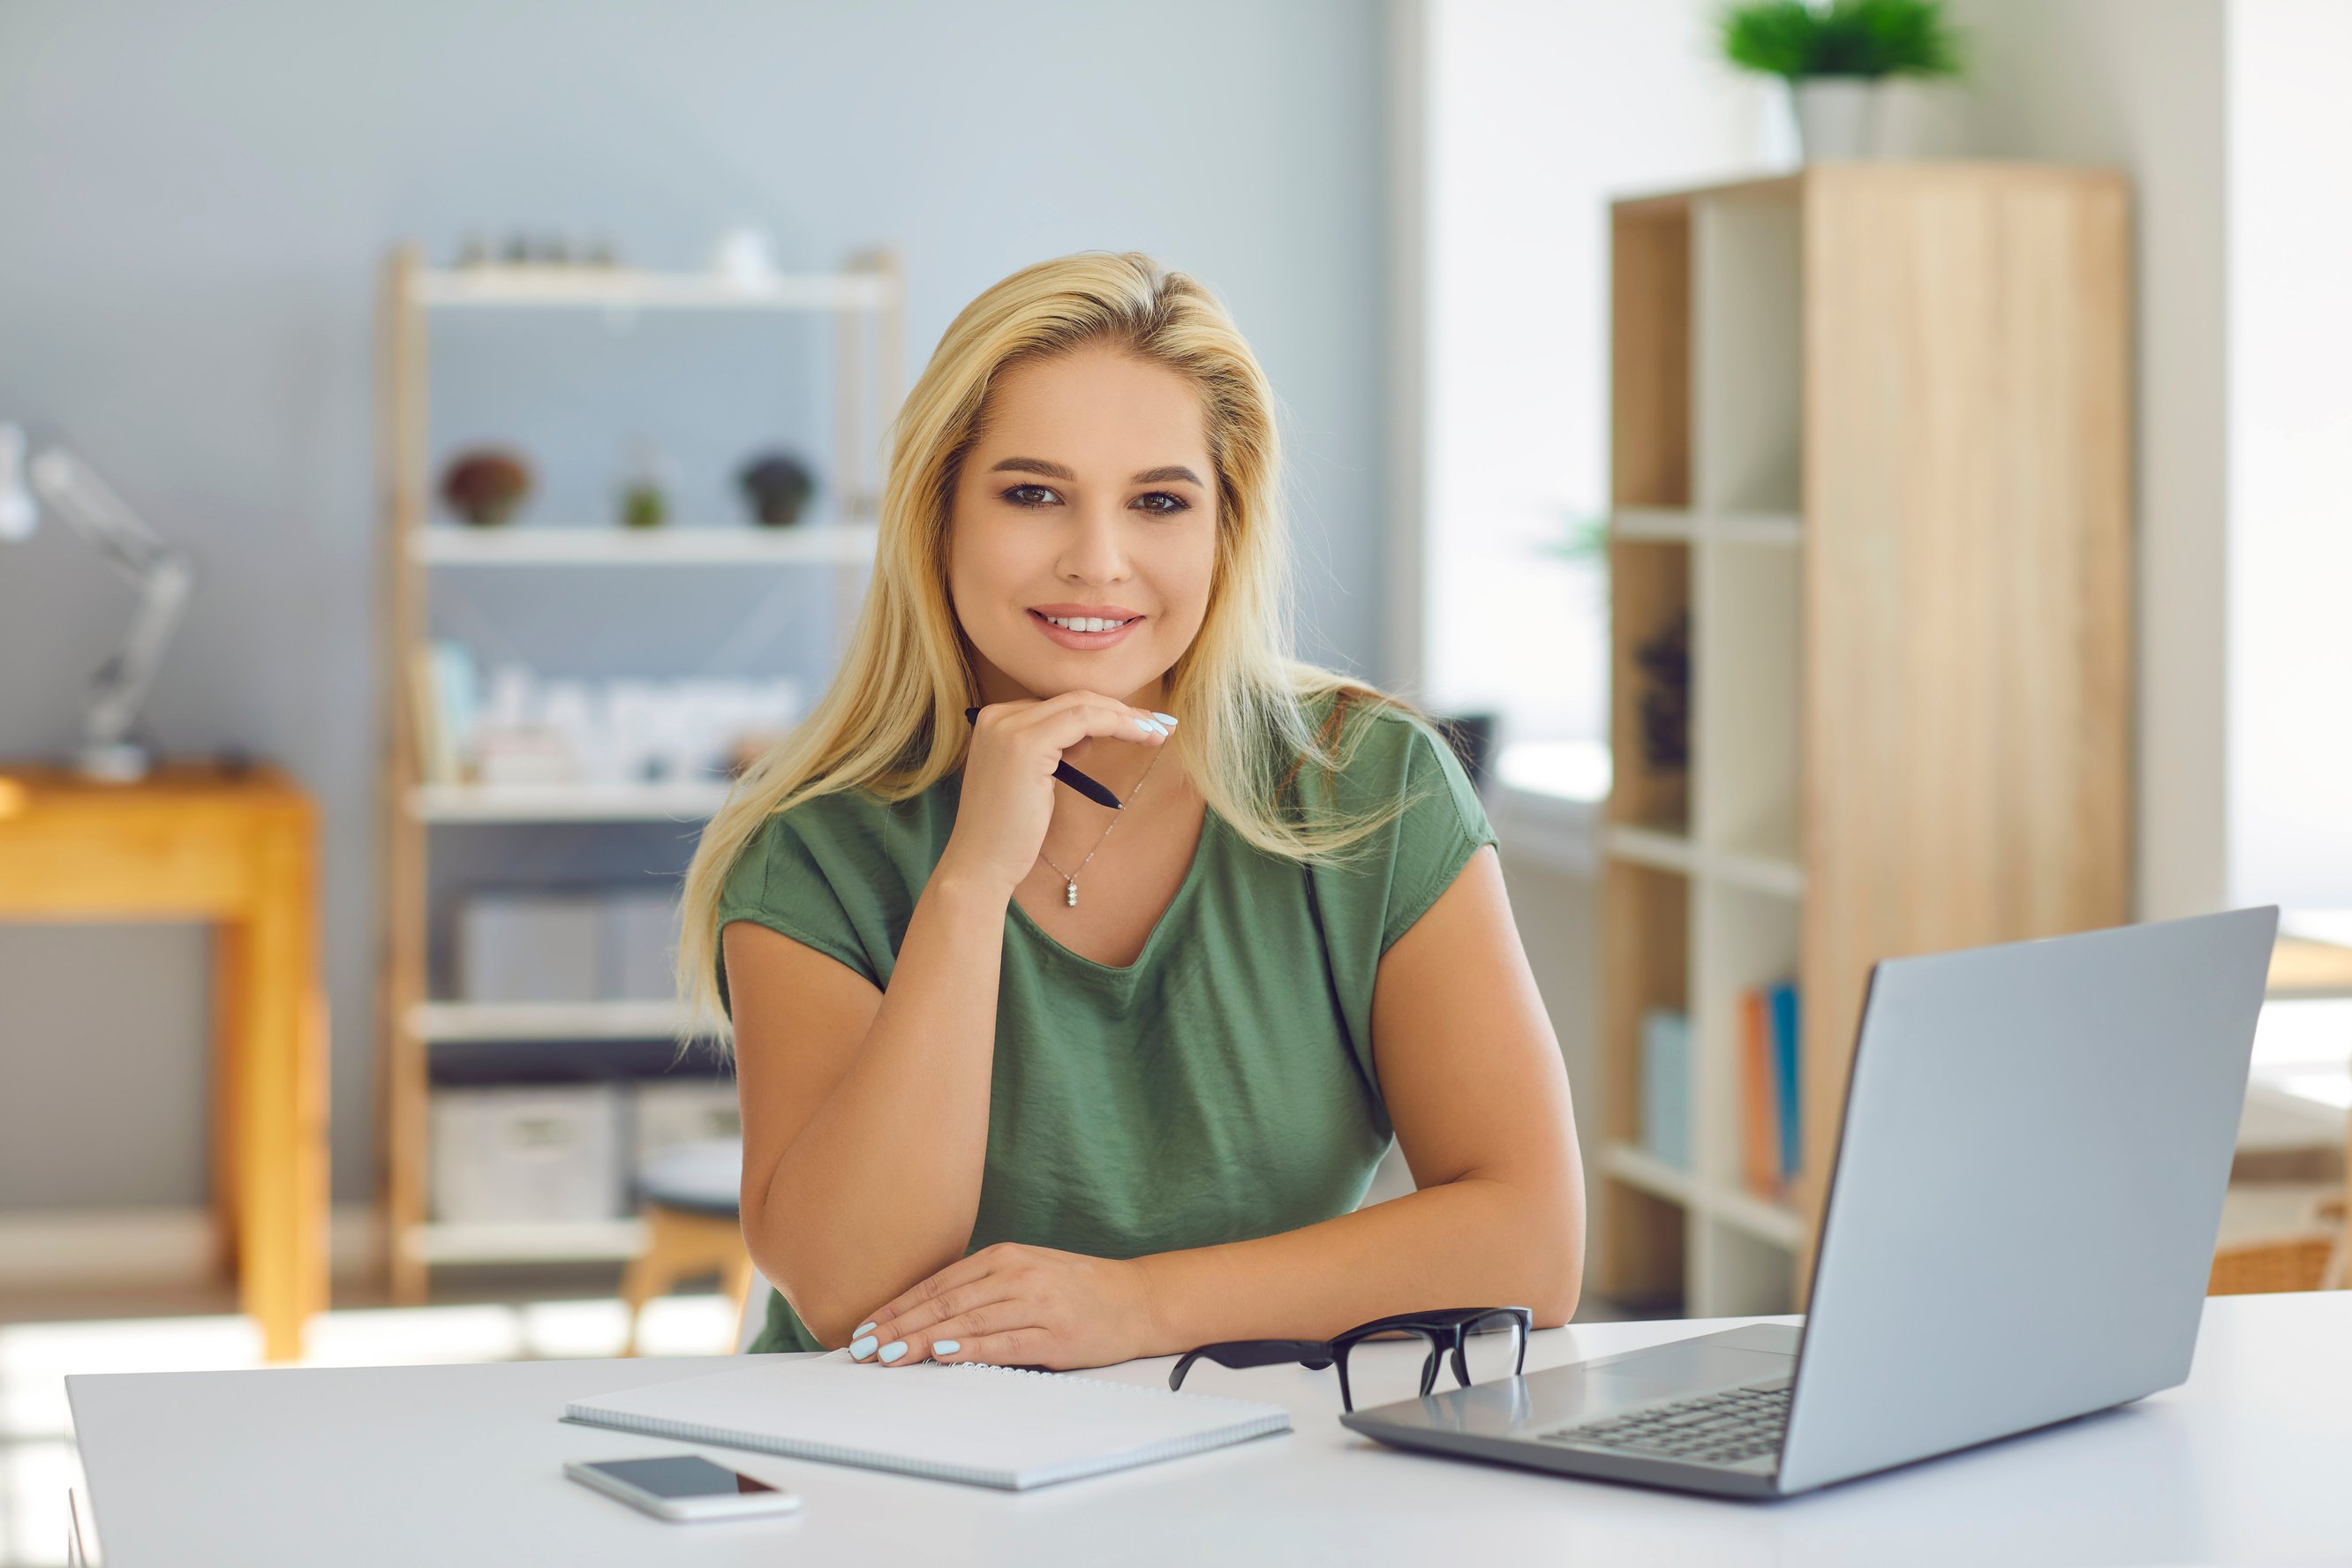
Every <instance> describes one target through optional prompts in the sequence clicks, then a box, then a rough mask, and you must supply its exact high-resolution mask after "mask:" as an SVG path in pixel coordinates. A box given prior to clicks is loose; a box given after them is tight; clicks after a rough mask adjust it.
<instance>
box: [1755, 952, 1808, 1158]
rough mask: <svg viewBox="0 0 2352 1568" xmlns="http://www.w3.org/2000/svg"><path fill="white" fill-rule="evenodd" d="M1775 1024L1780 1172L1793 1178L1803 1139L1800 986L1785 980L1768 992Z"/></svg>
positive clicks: (1768, 1006)
mask: <svg viewBox="0 0 2352 1568" xmlns="http://www.w3.org/2000/svg"><path fill="white" fill-rule="evenodd" d="M1764 1000H1765V1009H1766V1011H1767V1012H1768V1013H1769V1016H1770V1017H1771V1024H1772V1087H1773V1089H1774V1090H1775V1091H1776V1094H1777V1098H1778V1100H1779V1101H1780V1104H1779V1110H1780V1174H1781V1176H1782V1178H1783V1179H1787V1180H1793V1179H1794V1178H1795V1176H1796V1174H1797V1167H1798V1165H1799V1164H1800V1163H1801V1154H1802V1152H1803V1150H1804V1142H1803V1140H1802V1139H1801V1137H1800V1136H1799V1135H1798V1134H1799V1129H1798V1125H1797V1108H1798V1105H1799V1103H1800V1101H1799V1088H1798V1078H1797V988H1796V987H1795V986H1794V985H1791V984H1787V983H1786V982H1783V983H1782V984H1779V985H1775V986H1773V987H1772V988H1771V990H1770V991H1769V992H1768V993H1767V994H1766V995H1765V999H1764Z"/></svg>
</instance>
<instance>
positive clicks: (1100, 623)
mask: <svg viewBox="0 0 2352 1568" xmlns="http://www.w3.org/2000/svg"><path fill="white" fill-rule="evenodd" d="M1045 618H1046V619H1047V620H1049V621H1051V622H1053V623H1054V624H1055V626H1061V627H1063V628H1065V629H1066V630H1068V631H1074V632H1107V631H1108V630H1110V629H1111V628H1112V627H1113V626H1125V625H1127V623H1126V622H1125V621H1107V620H1105V619H1103V618H1102V617H1101V616H1046V617H1045Z"/></svg>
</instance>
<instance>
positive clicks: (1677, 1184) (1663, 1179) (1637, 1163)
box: [1608, 1143, 1698, 1208]
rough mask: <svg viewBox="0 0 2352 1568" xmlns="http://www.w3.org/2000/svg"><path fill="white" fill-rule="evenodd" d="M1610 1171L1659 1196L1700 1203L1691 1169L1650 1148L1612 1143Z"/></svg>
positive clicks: (1685, 1204) (1687, 1206) (1676, 1200)
mask: <svg viewBox="0 0 2352 1568" xmlns="http://www.w3.org/2000/svg"><path fill="white" fill-rule="evenodd" d="M1608 1168H1609V1173H1610V1174H1611V1175H1612V1176H1614V1177H1616V1178H1617V1179H1618V1180H1619V1181H1621V1182H1623V1183H1624V1184H1627V1185H1628V1186H1634V1187H1639V1188H1641V1189H1642V1190H1643V1192H1645V1193H1648V1194H1652V1195H1654V1196H1655V1197H1661V1198H1671V1199H1672V1200H1673V1201H1675V1203H1678V1204H1681V1205H1684V1206H1685V1207H1686V1208H1689V1207H1696V1206H1697V1204H1698V1180H1697V1178H1696V1177H1695V1176H1693V1175H1692V1174H1691V1173H1689V1172H1688V1171H1685V1170H1684V1169H1682V1168H1681V1167H1680V1166H1677V1165H1670V1164H1668V1163H1666V1162H1664V1160H1661V1159H1659V1158H1658V1157H1657V1156H1656V1155H1655V1154H1653V1153H1651V1152H1649V1151H1648V1150H1646V1149H1640V1148H1636V1147H1635V1146H1634V1145H1633V1144H1631V1143H1612V1144H1610V1145H1609V1152H1608Z"/></svg>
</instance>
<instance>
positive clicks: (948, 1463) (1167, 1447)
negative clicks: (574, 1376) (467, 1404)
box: [563, 1351, 1290, 1491]
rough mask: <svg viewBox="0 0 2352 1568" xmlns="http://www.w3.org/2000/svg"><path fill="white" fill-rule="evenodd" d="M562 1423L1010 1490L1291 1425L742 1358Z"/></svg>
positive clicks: (1036, 1382)
mask: <svg viewBox="0 0 2352 1568" xmlns="http://www.w3.org/2000/svg"><path fill="white" fill-rule="evenodd" d="M563 1415H564V1419H566V1420H567V1421H579V1422H585V1423H587V1424H589V1425H591V1426H616V1427H619V1428H620V1429H622V1430H623V1431H626V1432H643V1433H645V1434H646V1435H647V1436H655V1437H674V1438H677V1439H679V1440H681V1441H684V1442H689V1443H717V1444H721V1445H724V1446H726V1447H734V1448H756V1449H759V1450H761V1452H763V1453H770V1454H782V1455H786V1456H788V1457H790V1458H796V1459H822V1460H824V1461H826V1462H828V1463H831V1464H838V1465H861V1466H864V1467H866V1468H868V1469H877V1470H897V1471H898V1472H900V1473H902V1474H905V1475H909V1476H928V1477H930V1478H932V1479H937V1480H944V1481H963V1482H966V1483H968V1484H970V1485H972V1486H980V1487H1003V1488H1005V1489H1008V1490H1013V1491H1021V1490H1025V1489H1028V1488H1031V1487H1042V1486H1047V1485H1050V1484H1051V1483H1053V1482H1055V1481H1067V1480H1076V1479H1078V1478H1079V1477H1081V1476H1093V1475H1099V1474H1101V1473H1102V1472H1104V1471H1106V1470H1117V1469H1124V1468H1127V1467H1129V1466H1130V1465H1148V1464H1151V1463H1153V1462H1155V1461H1157V1460H1160V1459H1173V1458H1181V1457H1182V1456H1184V1455H1186V1454H1197V1453H1201V1452H1202V1451H1203V1450H1205V1449H1209V1448H1217V1447H1223V1446H1224V1445H1226V1444H1228V1443H1239V1442H1242V1441H1244V1439H1246V1438H1250V1437H1258V1436H1265V1435H1267V1434H1269V1433H1274V1432H1286V1431H1288V1430H1289V1429H1290V1412H1289V1411H1288V1410H1286V1409H1285V1408H1283V1407H1282V1406H1281V1405H1269V1404H1267V1403H1265V1402H1264V1401H1262V1400H1256V1399H1231V1398H1226V1397H1224V1396H1223V1395H1220V1394H1191V1393H1171V1392H1170V1391H1169V1390H1167V1389H1164V1388H1147V1387H1143V1386H1141V1385H1139V1384H1131V1383H1113V1382H1110V1381H1108V1380H1107V1379H1104V1378H1098V1377H1074V1376H1071V1375H1070V1374H1068V1373H1051V1372H1027V1371H1024V1370H1022V1369H1021V1368H1018V1367H1007V1366H983V1365H981V1364H979V1363H971V1362H966V1363H940V1362H923V1363H919V1364H917V1365H914V1366H904V1367H879V1366H873V1365H860V1364H858V1363H855V1362H852V1361H851V1360H850V1359H849V1354H848V1352H846V1351H833V1352H828V1353H826V1354H824V1355H821V1356H801V1357H793V1358H790V1359H787V1358H785V1357H782V1356H752V1357H751V1358H749V1359H748V1360H746V1361H745V1362H744V1363H743V1364H742V1365H740V1366H735V1367H730V1368H729V1369H728V1370H727V1371H725V1372H720V1373H711V1374H709V1376H705V1377H693V1378H688V1379H685V1380H684V1381H682V1382H678V1383H662V1384H654V1385H652V1386H650V1387H646V1388H632V1389H627V1390H625V1391H624V1392H622V1393H619V1394H597V1395H595V1396H594V1397H593V1398H588V1399H575V1400H573V1401H572V1402H571V1403H570V1404H569V1405H565V1406H564V1409H563Z"/></svg>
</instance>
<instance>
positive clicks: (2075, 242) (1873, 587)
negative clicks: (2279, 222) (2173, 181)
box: [1594, 163, 2131, 1316]
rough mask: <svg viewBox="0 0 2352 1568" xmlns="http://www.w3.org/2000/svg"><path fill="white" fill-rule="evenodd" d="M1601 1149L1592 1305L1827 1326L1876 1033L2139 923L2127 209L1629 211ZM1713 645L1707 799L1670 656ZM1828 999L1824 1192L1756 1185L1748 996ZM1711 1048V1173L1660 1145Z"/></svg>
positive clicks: (1975, 169)
mask: <svg viewBox="0 0 2352 1568" xmlns="http://www.w3.org/2000/svg"><path fill="white" fill-rule="evenodd" d="M2128 237H2129V216H2128V212H2127V198H2126V189H2125V185H2124V183H2123V181H2122V179H2121V178H2120V176H2118V175H2116V174H2113V173H2111V172H2108V171H2104V170H2094V169H2074V168H2057V167H2052V166H2048V165H2039V164H2030V163H1847V164H1838V163H1831V164H1823V165H1816V166H1813V167H1810V168H1808V169H1806V170H1805V171H1803V172H1802V173H1801V174H1795V175H1792V176H1783V177H1779V178H1774V179H1768V180H1758V181H1753V182H1749V183H1746V184H1730V185H1722V186H1715V187H1710V188H1708V189H1706V190H1701V191H1688V192H1680V193H1669V194H1664V195H1648V196H1643V197H1638V198H1633V199H1628V200H1625V201H1622V202H1619V203H1617V204H1615V205H1614V206H1613V207H1612V293H1611V310H1612V386H1611V394H1612V531H1611V542H1610V561H1611V570H1612V621H1613V626H1612V647H1613V650H1614V651H1613V656H1612V676H1611V697H1612V714H1613V717H1612V736H1611V743H1612V750H1613V752H1614V758H1615V760H1614V781H1615V787H1614V790H1613V793H1612V795H1611V797H1610V800H1609V803H1608V807H1607V815H1606V820H1607V823H1608V827H1607V830H1606V832H1605V833H1604V835H1603V851H1604V864H1603V870H1602V884H1601V899H1602V955H1601V956H1602V1035H1601V1057H1602V1072H1603V1078H1604V1082H1603V1095H1604V1105H1603V1124H1604V1128H1605V1133H1606V1142H1605V1143H1604V1146H1603V1148H1602V1149H1601V1151H1599V1152H1598V1156H1597V1158H1596V1161H1595V1164H1596V1167H1597V1168H1596V1170H1595V1172H1594V1189H1595V1192H1596V1194H1597V1197H1596V1208H1597V1210H1598V1214H1597V1216H1596V1217H1597V1229H1598V1230H1599V1232H1600V1236H1599V1241H1600V1244H1601V1245H1600V1247H1599V1249H1598V1251H1597V1253H1596V1258H1595V1265H1596V1273H1595V1280H1594V1285H1595V1289H1596V1290H1597V1291H1598V1292H1599V1293H1601V1294H1603V1295H1606V1296H1610V1297H1612V1298H1617V1299H1621V1300H1633V1301H1642V1300H1655V1301H1661V1302H1663V1301H1667V1300H1674V1301H1677V1302H1678V1303H1679V1305H1680V1308H1681V1310H1685V1311H1686V1312H1689V1313H1692V1314H1695V1315H1702V1316H1712V1315H1717V1314H1727V1313H1744V1312H1770V1311H1785V1310H1791V1309H1792V1308H1795V1307H1798V1306H1801V1298H1802V1295H1803V1291H1804V1288H1805V1282H1806V1280H1807V1279H1808V1278H1809V1276H1810V1270H1811V1252H1812V1248H1813V1244H1814V1241H1815V1239H1816V1237H1817V1235H1818V1226H1819V1220H1820V1212H1821V1206H1822V1197H1823V1194H1824V1190H1825V1186H1826V1182H1827V1177H1828V1167H1829V1162H1830V1159H1831V1156H1832V1152H1833V1151H1834V1149H1835V1147H1836V1140H1837V1131H1838V1121H1839V1117H1840V1114H1841V1112H1842V1110H1843V1102H1844V1090H1845V1079H1846V1070H1847V1067H1848V1065H1849V1063H1850V1061H1851V1058H1852V1052H1853V1034H1854V1027H1855V1024H1856V1021H1857V1018H1858V1016H1859V1012H1860V1005H1861V1000H1862V994H1863V988H1864V983H1865V981H1866V979H1867V976H1868V973H1869V969H1870V965H1871V964H1872V963H1874V962H1875V961H1876V960H1878V959H1880V958H1884V957H1890V956H1895V955H1897V954H1902V953H1910V952H1933V951H1937V950H1942V949H1949V948H1958V947H1968V946H1973V945H1978V944H1980V943H1985V942H2002V941H2010V940H2016V939H2022V938H2028V937H2036V936H2044V935H2051V934H2054V933H2057V932H2060V931H2074V930H2083V929H2086V928H2092V927H2097V926H2103V925H2113V924H2120V923H2122V922H2123V921H2126V919H2128V918H2129V917H2128V897H2129V885H2130V861H2129V847H2130V844H2131V832H2130V809H2131V800H2130V784H2129V777H2130V775H2129V771H2128V770H2129V763H2130V742H2129V735H2130V708H2129V703H2130V686H2131V682H2130V663H2129V657H2130V576H2129V573H2130V566H2129V545H2128V517H2129V491H2128V460H2129V456H2128V445H2129V408H2130V383H2129V355H2130V348H2129V322H2130V304H2129V298H2130V270H2131V268H2130V258H2129V248H2128V247H2129V239H2128ZM1684 611H1687V612H1688V613H1689V615H1690V616H1691V628H1692V630H1691V689H1690V743H1689V748H1688V757H1687V761H1686V764H1685V766H1682V767H1679V768H1660V769H1655V770H1654V769H1653V768H1652V767H1651V766H1649V765H1648V763H1647V761H1646V759H1645V757H1644V753H1643V748H1642V744H1641V739H1642V735H1641V720H1640V714H1639V700H1640V693H1641V691H1642V689H1643V679H1644V677H1643V671H1642V670H1641V668H1639V666H1638V665H1637V664H1636V662H1635V658H1634V653H1635V649H1636V648H1637V647H1639V646H1640V645H1641V644H1642V643H1643V642H1645V641H1646V640H1648V639H1649V638H1650V637H1652V636H1653V635H1654V633H1655V632H1656V631H1657V630H1658V629H1659V627H1660V626H1662V625H1664V624H1665V622H1666V621H1667V620H1668V618H1669V617H1671V616H1674V615H1675V614H1677V613H1678V612H1684ZM1783 979H1793V980H1795V981H1796V982H1797V983H1798V985H1799V991H1800V997H1801V1053H1800V1054H1801V1113H1800V1118H1799V1120H1800V1125H1801V1129H1802V1135H1803V1157H1802V1162H1801V1168H1800V1170H1799V1172H1798V1174H1797V1176H1796V1178H1795V1180H1794V1181H1793V1183H1792V1184H1791V1186H1790V1192H1789V1193H1788V1194H1786V1195H1785V1197H1784V1198H1782V1199H1780V1200H1777V1201H1776V1200H1774V1199H1770V1198H1766V1197H1762V1196H1759V1195H1758V1194H1754V1193H1752V1192H1750V1191H1749V1190H1748V1188H1747V1187H1746V1186H1745V1185H1744V1184H1742V1180H1741V1169H1742V1164H1741V1135H1742V1131H1743V1128H1742V1120H1741V1118H1742V1101H1741V1097H1740V1075H1739V1070H1738V1068H1739V1057H1738V1050H1739V997H1740V994H1741V993H1742V992H1743V991H1744V990H1745V989H1746V988H1747V987H1749V986H1752V985H1759V984H1769V983H1771V982H1774V981H1778V980H1783ZM1651 1007H1666V1008H1672V1009H1675V1010H1678V1011H1682V1012H1685V1014H1687V1016H1689V1018H1690V1021H1691V1040H1692V1046H1691V1048H1692V1060H1691V1093H1690V1103H1691V1114H1692V1118H1693V1125H1692V1128H1691V1137H1690V1145H1691V1168H1690V1169H1687V1170H1685V1169H1682V1168H1679V1167H1677V1166H1675V1165H1673V1164H1670V1163H1666V1162H1665V1161H1663V1160H1660V1159H1658V1158H1657V1157H1656V1156H1655V1155H1654V1153H1653V1152H1651V1151H1650V1150H1648V1149H1647V1148H1645V1147H1643V1145H1642V1141H1641V1132H1640V1129H1641V1125H1642V1115H1641V1112H1642V1100H1641V1095H1642V1074H1641V1022H1642V1015H1643V1012H1644V1010H1645V1009H1648V1008H1651Z"/></svg>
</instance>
